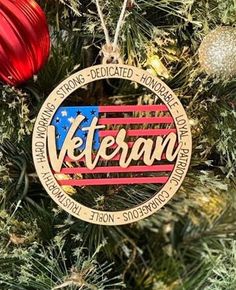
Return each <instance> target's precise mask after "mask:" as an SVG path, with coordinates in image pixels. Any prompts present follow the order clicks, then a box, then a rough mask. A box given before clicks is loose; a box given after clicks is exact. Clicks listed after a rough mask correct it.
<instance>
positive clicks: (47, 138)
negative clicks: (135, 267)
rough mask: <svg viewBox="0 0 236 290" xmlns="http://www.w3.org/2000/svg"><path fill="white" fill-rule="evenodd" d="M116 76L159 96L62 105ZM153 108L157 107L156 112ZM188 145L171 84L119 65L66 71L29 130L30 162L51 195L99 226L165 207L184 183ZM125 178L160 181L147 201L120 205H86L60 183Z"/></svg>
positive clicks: (78, 184) (112, 181)
mask: <svg viewBox="0 0 236 290" xmlns="http://www.w3.org/2000/svg"><path fill="white" fill-rule="evenodd" d="M115 78H116V79H123V80H128V81H130V82H135V83H137V84H139V85H140V86H142V87H144V88H146V89H149V90H150V91H151V92H152V93H153V94H155V95H156V96H157V97H158V99H159V100H160V102H159V103H157V104H154V105H145V104H142V105H122V106H121V105H111V106H110V105H109V106H66V107H65V106H64V105H63V103H64V102H65V100H66V99H67V98H68V97H69V96H70V95H71V94H72V93H73V92H75V91H76V90H77V89H80V88H82V87H84V86H86V85H88V84H90V83H92V82H95V81H98V80H102V79H115ZM156 112H160V114H159V115H158V116H156V115H155V114H156ZM191 151H192V139H191V131H190V126H189V122H188V119H187V115H186V113H185V110H184V108H183V106H182V105H181V103H180V101H179V100H178V98H177V97H176V96H175V94H174V93H173V92H172V90H171V89H170V88H169V87H168V86H167V85H166V84H165V83H164V82H163V81H161V80H160V79H158V78H157V77H154V76H152V75H151V74H149V73H147V72H146V71H144V70H142V69H140V68H137V67H133V66H128V65H124V64H102V65H96V66H93V67H89V68H86V69H84V70H82V71H79V72H77V73H75V74H73V75H71V76H70V77H68V78H67V79H66V80H64V81H63V82H62V83H61V84H59V85H58V86H57V87H56V88H55V89H54V90H53V92H52V93H51V94H50V95H49V97H48V98H47V99H46V101H45V102H44V104H43V106H42V108H41V110H40V112H39V115H38V117H37V119H36V123H35V127H34V132H33V158H34V163H35V167H36V171H37V173H38V176H39V178H40V180H41V182H42V184H43V186H44V188H45V189H46V191H47V192H48V194H49V195H50V196H51V198H52V199H53V200H54V201H55V202H56V203H57V204H58V205H59V206H60V207H62V208H63V209H64V210H65V211H67V212H68V213H70V214H71V215H73V216H75V217H77V218H79V219H81V220H84V221H87V222H90V223H94V224H100V225H122V224H129V223H132V222H136V221H138V220H141V219H144V218H146V217H148V216H150V215H151V214H153V213H155V212H156V211H157V210H158V209H160V208H161V207H163V206H164V205H165V204H166V203H167V202H168V201H169V200H170V199H171V197H172V196H173V195H174V194H175V193H176V191H177V190H178V188H179V187H180V185H181V184H182V182H183V180H184V178H185V175H186V173H187V170H188V167H189V164H190V159H191ZM68 162H70V164H73V166H68ZM109 162H110V163H109ZM108 163H109V165H107V164H108ZM111 164H112V165H111ZM59 175H60V176H61V175H62V176H66V178H58V176H59ZM125 184H127V185H131V186H132V185H135V184H138V185H140V184H160V185H161V186H160V190H159V191H157V192H155V194H154V195H153V196H152V197H151V198H148V199H147V200H146V201H145V202H142V203H141V204H138V205H136V206H134V207H131V208H128V209H125V210H117V211H102V210H97V209H95V208H90V207H88V206H86V205H84V204H82V203H80V202H78V201H76V200H75V199H74V198H73V196H71V195H69V194H68V192H67V191H65V186H70V187H71V188H73V189H74V188H75V189H76V188H86V187H87V186H93V187H96V186H106V187H107V186H120V185H125ZM75 195H76V194H75Z"/></svg>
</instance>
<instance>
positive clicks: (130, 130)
mask: <svg viewBox="0 0 236 290" xmlns="http://www.w3.org/2000/svg"><path fill="white" fill-rule="evenodd" d="M78 115H82V116H84V117H85V118H84V120H83V122H82V123H81V125H80V127H79V128H78V129H77V130H76V132H75V136H77V137H80V138H82V140H83V144H82V145H81V147H80V148H79V150H80V151H82V150H84V148H85V145H86V137H87V136H86V133H85V131H83V130H82V129H83V128H84V127H89V126H90V124H91V122H92V120H93V118H94V117H98V118H99V122H98V124H99V125H105V128H104V129H102V130H96V132H95V134H94V140H93V154H94V155H96V152H97V150H98V149H99V147H100V144H101V140H102V138H104V137H105V136H116V134H117V133H118V131H119V130H120V129H121V128H125V129H126V130H127V140H126V141H127V143H128V146H129V147H130V148H131V147H132V145H133V143H134V141H135V140H136V139H137V138H140V137H143V138H151V139H153V140H154V139H155V138H156V137H157V136H166V135H168V134H169V133H171V132H175V133H176V127H175V123H174V120H173V117H172V116H171V114H170V112H169V110H168V108H167V106H166V105H161V104H158V105H114V106H73V107H69V106H68V107H60V108H59V109H58V110H57V112H56V114H55V115H54V117H53V120H52V122H51V125H53V126H55V129H56V146H57V150H58V151H60V149H61V148H62V146H63V142H64V140H65V137H66V135H67V133H68V130H69V129H70V127H71V125H72V124H73V121H74V120H75V118H76V117H77V116H78ZM114 147H115V145H113V146H111V150H112V148H113V149H114ZM119 159H120V154H117V155H116V156H115V157H114V158H112V160H109V161H107V160H102V159H100V160H99V163H98V166H97V167H96V168H94V169H92V170H90V169H88V168H87V167H86V162H85V159H84V158H82V159H81V160H79V161H73V160H71V159H70V158H69V157H68V156H66V157H65V159H64V163H63V167H62V169H61V171H60V172H59V173H58V172H57V173H55V174H54V175H55V177H56V178H57V179H58V183H59V184H60V185H61V186H73V187H76V186H100V185H101V186H103V185H120V184H144V183H153V184H154V183H155V184H160V185H163V184H165V183H166V182H167V181H168V179H169V176H170V174H171V172H172V171H173V170H174V166H175V164H174V162H172V163H171V162H169V161H168V160H166V158H165V154H163V156H162V160H161V161H155V162H154V164H153V165H151V166H147V165H145V164H144V163H143V160H142V159H141V160H138V161H134V162H132V164H131V165H130V166H128V167H127V168H122V167H120V166H119Z"/></svg>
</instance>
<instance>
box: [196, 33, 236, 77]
mask: <svg viewBox="0 0 236 290" xmlns="http://www.w3.org/2000/svg"><path fill="white" fill-rule="evenodd" d="M199 61H200V64H201V66H202V68H203V69H204V70H205V71H206V72H207V73H208V74H209V75H216V76H219V77H223V78H229V77H233V76H235V75H236V28H233V27H218V28H216V29H215V30H213V31H212V32H210V33H209V34H208V35H207V36H206V37H205V38H204V40H203V42H202V44H201V45H200V48H199Z"/></svg>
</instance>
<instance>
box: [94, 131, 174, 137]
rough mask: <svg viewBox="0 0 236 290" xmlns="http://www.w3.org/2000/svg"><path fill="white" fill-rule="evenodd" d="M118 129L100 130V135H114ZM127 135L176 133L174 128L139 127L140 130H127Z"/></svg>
mask: <svg viewBox="0 0 236 290" xmlns="http://www.w3.org/2000/svg"><path fill="white" fill-rule="evenodd" d="M118 132H119V131H118V130H106V131H100V132H99V135H100V137H105V136H116V135H117V133H118ZM126 132H127V136H157V135H168V134H169V133H171V132H174V133H176V129H140V130H127V131H126Z"/></svg>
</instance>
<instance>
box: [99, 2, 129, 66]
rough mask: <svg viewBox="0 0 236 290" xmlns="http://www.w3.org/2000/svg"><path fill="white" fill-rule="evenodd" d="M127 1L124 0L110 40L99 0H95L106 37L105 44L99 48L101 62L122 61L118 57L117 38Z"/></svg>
mask: <svg viewBox="0 0 236 290" xmlns="http://www.w3.org/2000/svg"><path fill="white" fill-rule="evenodd" d="M127 3H128V0H124V3H123V7H122V10H121V14H120V17H119V20H118V23H117V26H116V31H115V36H114V41H113V42H112V41H111V39H110V36H109V32H108V29H107V27H106V24H105V20H104V16H103V13H102V9H101V6H100V4H99V0H96V6H97V11H98V15H99V17H100V20H101V24H102V28H103V31H104V35H105V39H106V44H105V45H103V47H102V49H101V52H102V54H103V63H109V62H118V63H122V60H121V57H120V49H119V46H118V39H119V35H120V30H121V27H122V24H123V21H124V18H125V12H126V7H127Z"/></svg>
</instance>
